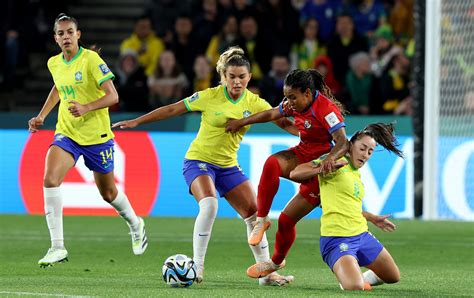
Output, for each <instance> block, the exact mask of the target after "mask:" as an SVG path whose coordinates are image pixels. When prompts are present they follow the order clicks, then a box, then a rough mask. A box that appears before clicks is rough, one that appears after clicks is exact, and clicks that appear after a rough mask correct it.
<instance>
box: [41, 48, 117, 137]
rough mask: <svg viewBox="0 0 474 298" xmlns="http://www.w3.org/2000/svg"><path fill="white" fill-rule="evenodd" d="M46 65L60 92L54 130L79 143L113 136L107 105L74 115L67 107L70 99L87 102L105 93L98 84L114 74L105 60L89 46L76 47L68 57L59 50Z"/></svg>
mask: <svg viewBox="0 0 474 298" xmlns="http://www.w3.org/2000/svg"><path fill="white" fill-rule="evenodd" d="M48 69H49V71H50V72H51V75H52V76H53V81H54V85H55V87H56V89H57V90H58V92H59V112H58V123H57V124H56V132H55V133H56V134H58V133H60V134H63V135H65V136H67V137H69V138H71V139H73V140H74V141H75V142H76V143H78V144H79V145H94V144H102V143H105V142H107V141H108V140H110V139H112V138H113V137H114V134H113V133H112V130H111V128H110V118H109V109H108V108H103V109H98V110H94V111H90V112H88V113H86V114H85V115H82V116H80V117H74V116H73V115H72V114H71V113H70V112H69V111H68V107H69V101H71V100H74V101H77V102H78V103H80V104H88V103H90V102H93V101H96V100H97V99H99V98H101V97H102V96H104V95H105V91H104V90H103V89H102V88H101V87H100V85H101V84H102V83H103V82H105V81H106V80H110V79H113V78H114V77H115V76H114V74H113V73H112V72H111V71H110V69H109V68H108V67H107V64H105V62H104V60H102V59H101V58H100V57H99V55H98V54H97V53H96V52H94V51H91V50H87V49H84V48H82V47H80V48H79V51H78V52H77V54H76V55H75V56H74V57H73V58H72V59H71V60H70V61H66V60H64V57H63V54H62V53H61V54H58V55H56V56H53V57H51V58H50V59H49V60H48Z"/></svg>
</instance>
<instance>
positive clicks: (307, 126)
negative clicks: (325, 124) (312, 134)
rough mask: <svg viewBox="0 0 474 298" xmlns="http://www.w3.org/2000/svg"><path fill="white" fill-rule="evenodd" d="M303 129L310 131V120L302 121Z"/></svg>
mask: <svg viewBox="0 0 474 298" xmlns="http://www.w3.org/2000/svg"><path fill="white" fill-rule="evenodd" d="M304 128H306V129H310V128H311V121H310V120H308V119H306V120H305V121H304Z"/></svg>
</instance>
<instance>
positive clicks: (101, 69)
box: [99, 63, 110, 75]
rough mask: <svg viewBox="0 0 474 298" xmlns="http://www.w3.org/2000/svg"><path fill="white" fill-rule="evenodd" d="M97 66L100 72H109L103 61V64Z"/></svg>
mask: <svg viewBox="0 0 474 298" xmlns="http://www.w3.org/2000/svg"><path fill="white" fill-rule="evenodd" d="M99 68H100V71H101V72H102V74H103V75H106V74H108V73H109V72H110V69H109V67H108V66H107V64H104V63H103V64H101V65H99Z"/></svg>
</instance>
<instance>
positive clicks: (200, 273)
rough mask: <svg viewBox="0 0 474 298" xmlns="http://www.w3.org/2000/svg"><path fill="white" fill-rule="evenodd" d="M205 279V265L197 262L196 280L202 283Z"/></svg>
mask: <svg viewBox="0 0 474 298" xmlns="http://www.w3.org/2000/svg"><path fill="white" fill-rule="evenodd" d="M203 279H204V265H198V264H196V280H195V282H196V283H198V284H200V283H202V281H203Z"/></svg>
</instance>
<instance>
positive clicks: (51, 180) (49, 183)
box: [43, 175, 62, 188]
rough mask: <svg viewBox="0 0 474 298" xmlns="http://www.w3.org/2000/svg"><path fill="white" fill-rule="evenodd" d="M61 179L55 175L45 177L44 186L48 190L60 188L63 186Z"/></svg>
mask: <svg viewBox="0 0 474 298" xmlns="http://www.w3.org/2000/svg"><path fill="white" fill-rule="evenodd" d="M61 182H62V181H61V179H59V178H58V177H55V176H54V175H45V176H44V178H43V186H44V187H46V188H50V187H58V186H60V185H61Z"/></svg>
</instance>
